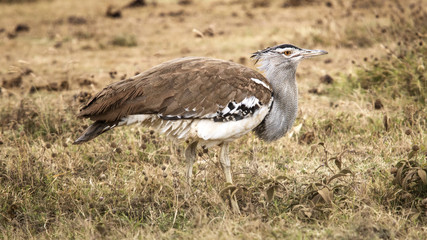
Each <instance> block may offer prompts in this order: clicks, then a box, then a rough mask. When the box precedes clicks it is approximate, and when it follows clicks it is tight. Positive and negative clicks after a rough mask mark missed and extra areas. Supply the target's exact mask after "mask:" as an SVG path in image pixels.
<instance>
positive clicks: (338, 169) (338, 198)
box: [292, 143, 356, 221]
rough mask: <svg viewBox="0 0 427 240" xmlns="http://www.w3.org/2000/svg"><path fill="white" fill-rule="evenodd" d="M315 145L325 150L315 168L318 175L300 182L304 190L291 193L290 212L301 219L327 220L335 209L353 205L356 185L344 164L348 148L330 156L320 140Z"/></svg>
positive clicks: (352, 175) (315, 149)
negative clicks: (292, 200) (322, 160)
mask: <svg viewBox="0 0 427 240" xmlns="http://www.w3.org/2000/svg"><path fill="white" fill-rule="evenodd" d="M318 148H321V149H323V152H324V162H323V165H321V166H319V167H318V168H317V169H314V174H318V176H317V177H316V179H312V180H311V181H307V182H305V183H303V184H302V186H301V188H302V189H303V191H301V192H300V193H298V194H297V195H296V196H293V199H294V204H292V212H293V213H294V214H296V216H297V217H298V218H299V219H301V220H304V221H312V220H322V219H323V220H326V219H328V218H329V215H330V214H331V213H332V212H334V211H336V210H337V208H338V209H345V208H349V207H350V208H352V207H353V205H354V203H353V201H352V199H351V198H352V196H353V194H354V188H355V186H356V182H355V174H354V173H353V172H352V171H351V170H350V169H348V168H344V165H343V159H344V158H343V156H344V154H346V152H347V151H342V152H341V153H339V154H337V155H332V156H330V155H331V154H330V153H329V152H328V150H327V149H326V147H325V145H324V144H323V143H321V144H319V145H317V146H313V151H318ZM330 163H333V165H330ZM322 170H323V171H322Z"/></svg>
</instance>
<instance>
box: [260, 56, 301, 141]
mask: <svg viewBox="0 0 427 240" xmlns="http://www.w3.org/2000/svg"><path fill="white" fill-rule="evenodd" d="M266 67H267V68H266ZM296 67H297V66H289V67H281V66H268V65H267V66H266V65H265V64H263V65H262V66H261V67H260V68H261V70H264V72H265V74H266V78H267V80H269V81H270V84H271V86H272V89H273V98H274V99H273V104H272V106H271V108H270V112H269V113H268V115H267V116H266V117H265V118H264V120H263V122H262V123H261V124H260V125H259V126H258V127H257V128H256V129H255V133H256V134H257V135H258V137H260V138H261V139H263V140H266V141H274V140H277V139H279V138H281V137H282V136H283V135H285V133H286V132H287V131H288V130H289V129H290V128H291V127H292V125H293V123H294V121H295V118H296V115H297V109H298V89H297V83H296V81H295V74H296ZM273 69H274V71H273Z"/></svg>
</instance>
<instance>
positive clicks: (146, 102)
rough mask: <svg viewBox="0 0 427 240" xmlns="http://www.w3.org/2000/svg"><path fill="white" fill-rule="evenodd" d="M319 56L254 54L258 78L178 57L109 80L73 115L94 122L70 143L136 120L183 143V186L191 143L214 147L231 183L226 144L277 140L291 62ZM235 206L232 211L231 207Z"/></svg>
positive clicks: (233, 67)
mask: <svg viewBox="0 0 427 240" xmlns="http://www.w3.org/2000/svg"><path fill="white" fill-rule="evenodd" d="M323 54H327V52H326V51H323V50H308V49H302V48H299V47H296V46H293V45H290V44H282V45H277V46H274V47H269V48H266V49H264V50H261V51H257V52H255V53H254V54H253V55H252V58H254V59H255V60H256V62H259V63H260V65H259V67H258V68H259V69H260V70H261V71H262V72H263V73H264V75H265V76H264V75H262V74H261V73H259V72H257V71H255V70H252V69H250V68H247V67H245V66H243V65H240V64H237V63H234V62H230V61H224V60H218V59H212V58H204V57H185V58H178V59H175V60H171V61H168V62H165V63H162V64H160V65H158V66H155V67H153V68H151V69H149V70H147V71H145V72H143V73H140V74H138V75H136V76H134V77H131V78H129V79H126V80H123V81H119V82H116V83H112V84H110V85H108V86H107V87H105V88H104V89H103V90H102V91H100V92H99V93H97V94H96V95H95V96H94V97H93V98H92V99H91V100H90V101H88V103H87V104H86V105H85V106H83V107H82V108H81V110H80V113H79V114H78V116H79V117H83V118H90V119H91V120H93V121H95V122H94V123H93V124H92V125H91V126H89V127H88V128H87V129H86V130H85V131H84V132H83V134H82V135H81V137H79V138H78V139H77V140H76V141H75V142H74V143H75V144H79V143H83V142H86V141H89V140H91V139H93V138H95V137H97V136H98V135H100V134H102V133H104V132H106V131H108V130H111V129H113V128H115V127H118V126H124V125H131V124H134V123H142V124H143V125H145V126H149V127H152V128H154V129H157V130H158V131H159V132H161V133H164V134H167V135H168V136H170V137H172V138H175V139H179V140H189V142H190V143H189V145H188V147H187V149H186V150H185V158H186V160H187V172H186V175H187V181H188V183H189V184H191V177H192V168H193V163H194V161H195V160H196V148H197V146H202V147H211V146H216V145H219V146H220V147H221V149H220V155H219V159H220V162H221V165H222V167H223V170H224V174H225V179H226V181H227V182H229V183H232V177H231V169H230V167H231V164H230V160H229V158H228V144H229V142H231V141H233V140H235V139H237V138H240V137H241V136H243V135H245V134H247V133H248V132H250V131H252V130H253V131H254V132H255V134H256V135H257V136H258V137H260V138H261V139H263V140H265V141H269V142H270V141H273V140H277V139H279V138H280V137H282V136H283V135H284V134H285V133H286V132H287V131H288V130H289V129H290V128H291V126H292V124H293V122H294V121H295V118H296V114H297V106H298V91H297V83H296V81H295V75H296V69H297V66H298V63H299V62H300V61H301V60H302V59H305V58H310V57H313V56H318V55H323ZM234 207H235V206H233V208H234Z"/></svg>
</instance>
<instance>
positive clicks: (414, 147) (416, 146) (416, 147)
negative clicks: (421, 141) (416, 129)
mask: <svg viewBox="0 0 427 240" xmlns="http://www.w3.org/2000/svg"><path fill="white" fill-rule="evenodd" d="M418 150H420V147H418V145H414V146H412V151H414V152H416V151H418Z"/></svg>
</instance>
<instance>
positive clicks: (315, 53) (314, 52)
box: [301, 49, 328, 58]
mask: <svg viewBox="0 0 427 240" xmlns="http://www.w3.org/2000/svg"><path fill="white" fill-rule="evenodd" d="M325 54H328V52H327V51H325V50H310V49H304V51H303V52H302V53H301V55H302V56H303V57H304V58H311V57H315V56H319V55H325Z"/></svg>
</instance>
